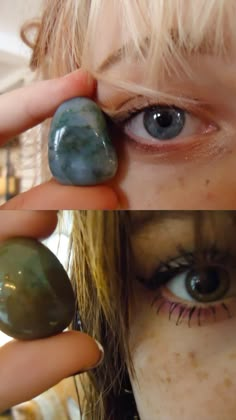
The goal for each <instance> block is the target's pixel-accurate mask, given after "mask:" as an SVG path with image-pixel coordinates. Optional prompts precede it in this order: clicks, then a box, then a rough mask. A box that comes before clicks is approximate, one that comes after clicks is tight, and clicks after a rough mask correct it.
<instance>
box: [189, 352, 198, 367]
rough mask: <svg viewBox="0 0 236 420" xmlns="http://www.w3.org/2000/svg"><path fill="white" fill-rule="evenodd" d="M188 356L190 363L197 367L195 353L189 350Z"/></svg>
mask: <svg viewBox="0 0 236 420" xmlns="http://www.w3.org/2000/svg"><path fill="white" fill-rule="evenodd" d="M189 357H190V360H191V364H192V366H193V367H194V368H197V367H198V361H197V360H196V354H195V353H194V352H193V351H190V352H189Z"/></svg>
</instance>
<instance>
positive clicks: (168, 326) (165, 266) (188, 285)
mask: <svg viewBox="0 0 236 420" xmlns="http://www.w3.org/2000/svg"><path fill="white" fill-rule="evenodd" d="M132 217H133V232H132V246H133V251H134V258H135V273H136V277H137V279H138V280H137V281H136V284H135V289H134V290H135V302H133V304H132V307H131V333H130V338H129V343H130V348H131V354H132V358H133V362H134V368H135V371H136V378H133V379H132V386H133V390H134V394H135V399H136V402H137V407H138V411H139V414H140V418H141V420H150V419H156V420H173V419H175V420H189V419H192V420H198V419H201V420H222V419H227V420H235V418H236V417H235V411H236V400H235V391H236V379H235V378H236V335H235V330H236V263H235V261H236V245H235V231H236V214H230V213H218V212H216V214H210V213H207V212H206V213H205V215H204V217H203V219H202V220H201V222H200V223H199V220H196V215H195V216H194V215H193V213H191V212H186V213H183V212H181V213H179V214H178V212H176V213H174V212H172V213H170V214H168V212H167V213H166V212H164V214H163V215H160V214H158V213H157V212H153V213H152V214H150V213H146V212H144V213H142V214H140V213H136V214H135V213H134V214H133V216H132ZM200 232H202V235H199V233H200ZM196 242H198V243H201V248H199V245H198V247H197V249H198V253H196V251H197V250H196Z"/></svg>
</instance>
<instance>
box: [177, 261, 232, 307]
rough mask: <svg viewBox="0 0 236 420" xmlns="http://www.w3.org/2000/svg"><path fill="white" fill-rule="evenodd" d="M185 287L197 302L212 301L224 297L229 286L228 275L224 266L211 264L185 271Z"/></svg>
mask: <svg viewBox="0 0 236 420" xmlns="http://www.w3.org/2000/svg"><path fill="white" fill-rule="evenodd" d="M185 287H186V289H187V291H188V293H189V295H190V296H191V297H192V298H193V299H195V300H196V301H198V302H212V301H215V300H218V299H222V298H224V296H225V294H226V293H227V292H228V290H229V287H230V277H229V274H228V271H227V270H226V269H225V268H224V267H219V266H212V267H206V268H204V269H202V270H191V271H189V272H188V273H187V275H186V279H185Z"/></svg>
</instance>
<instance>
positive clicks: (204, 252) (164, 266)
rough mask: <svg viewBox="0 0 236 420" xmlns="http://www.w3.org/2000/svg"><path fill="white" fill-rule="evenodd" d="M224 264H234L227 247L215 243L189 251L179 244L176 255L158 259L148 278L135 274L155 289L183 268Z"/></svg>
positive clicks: (146, 285) (150, 287)
mask: <svg viewBox="0 0 236 420" xmlns="http://www.w3.org/2000/svg"><path fill="white" fill-rule="evenodd" d="M226 264H230V266H231V267H232V268H234V267H235V266H236V263H235V258H234V257H233V256H232V255H231V254H230V251H229V249H225V250H219V248H218V247H217V246H216V244H212V245H211V246H209V247H207V248H202V249H200V250H199V251H189V250H186V249H184V248H183V247H182V246H181V247H180V246H179V247H178V253H177V255H176V256H175V257H174V258H173V257H172V258H170V259H168V260H167V261H160V262H159V264H158V267H157V268H156V269H155V271H154V273H153V274H152V275H151V276H150V278H148V279H144V278H142V277H140V276H137V278H138V280H139V281H140V282H141V283H143V284H144V285H145V287H147V288H148V289H150V290H156V289H158V288H159V287H161V286H162V285H164V284H166V283H167V282H168V281H170V279H171V278H172V277H174V276H176V275H178V274H180V273H181V272H183V270H191V269H193V268H195V269H197V268H202V267H204V266H207V265H218V266H224V265H226Z"/></svg>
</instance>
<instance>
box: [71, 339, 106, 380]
mask: <svg viewBox="0 0 236 420" xmlns="http://www.w3.org/2000/svg"><path fill="white" fill-rule="evenodd" d="M94 341H95V342H96V344H97V346H98V348H99V350H100V358H99V360H98V362H97V363H96V364H95V365H92V366H89V367H87V368H85V369H83V370H80V371H79V372H76V373H74V375H73V376H76V375H80V374H81V373H85V372H89V371H90V370H92V369H95V368H97V367H98V366H100V365H101V364H102V362H103V360H104V349H103V347H102V345H101V343H99V342H98V341H97V340H95V339H94Z"/></svg>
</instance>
